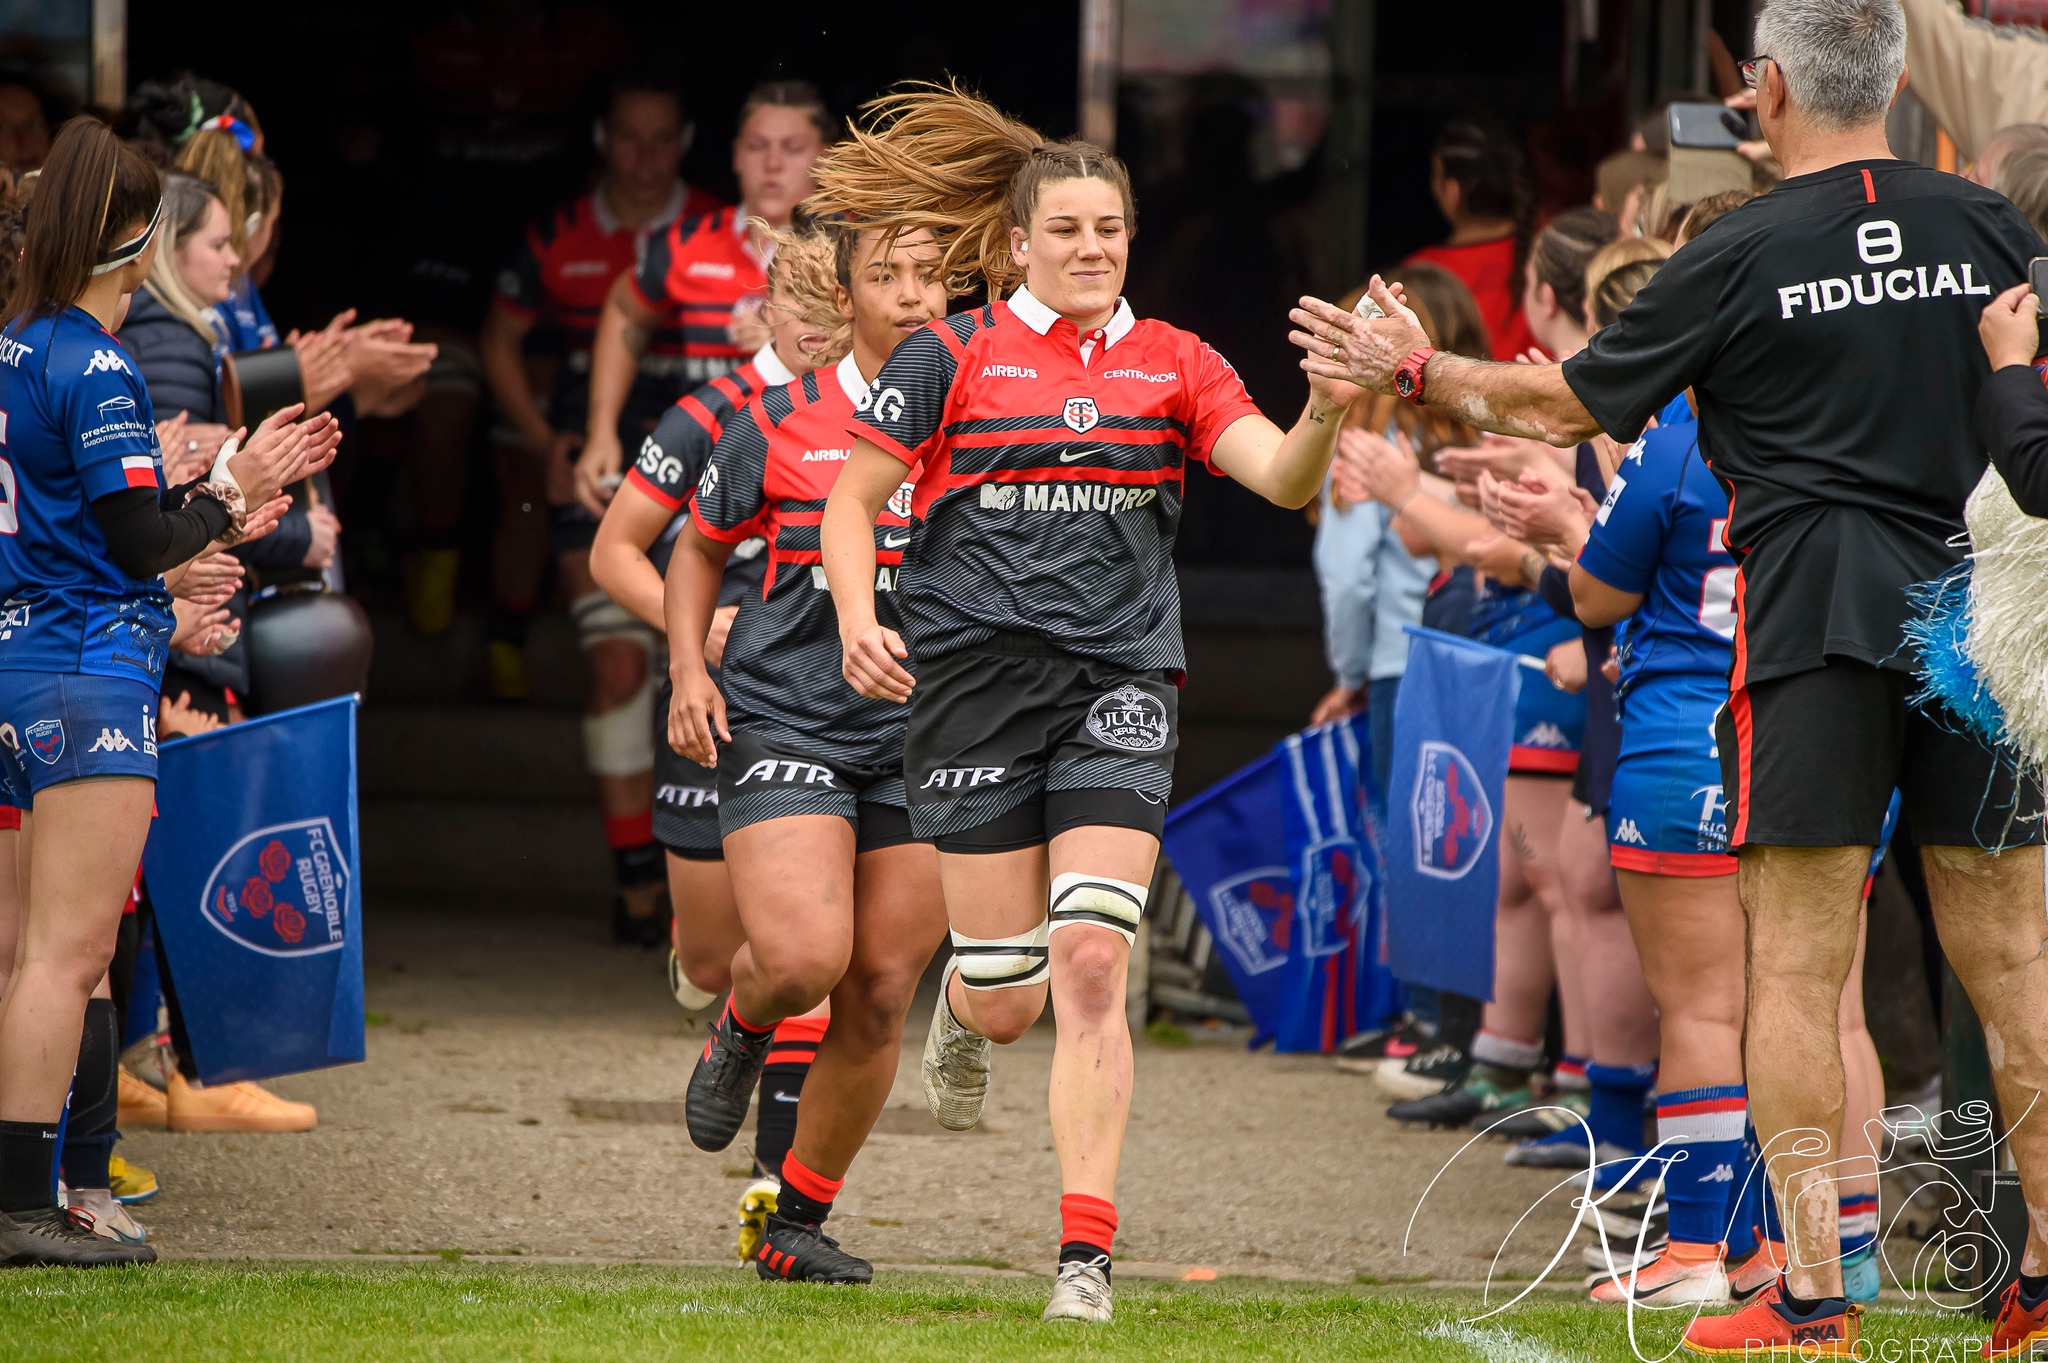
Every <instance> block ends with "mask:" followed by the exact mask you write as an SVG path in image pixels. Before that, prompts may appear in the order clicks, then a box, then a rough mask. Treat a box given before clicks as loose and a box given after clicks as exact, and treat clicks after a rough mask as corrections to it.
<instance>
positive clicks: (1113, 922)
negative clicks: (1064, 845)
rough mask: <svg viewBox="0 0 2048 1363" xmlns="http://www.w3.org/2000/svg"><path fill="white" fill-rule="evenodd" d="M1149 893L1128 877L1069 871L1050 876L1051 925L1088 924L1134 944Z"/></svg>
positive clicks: (1055, 926)
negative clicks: (1122, 937) (1111, 877)
mask: <svg viewBox="0 0 2048 1363" xmlns="http://www.w3.org/2000/svg"><path fill="white" fill-rule="evenodd" d="M1148 893H1150V891H1149V890H1148V889H1147V888H1146V887H1145V886H1143V885H1133V884H1132V883H1131V882H1130V881H1128V880H1111V879H1110V878H1109V877H1108V876H1091V875H1083V874H1081V873H1080V872H1077V871H1068V872H1066V873H1064V874H1062V875H1056V876H1054V877H1053V878H1052V925H1053V927H1054V928H1066V927H1072V926H1074V925H1075V924H1077V923H1091V924H1093V925H1094V926H1096V927H1098V928H1108V929H1110V930H1111V931H1112V932H1120V933H1122V934H1123V935H1124V940H1125V941H1126V942H1133V943H1135V942H1136V941H1137V940H1138V920H1139V919H1140V918H1143V917H1144V916H1145V896H1146V895H1147V894H1148Z"/></svg>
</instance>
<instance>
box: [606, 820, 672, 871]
mask: <svg viewBox="0 0 2048 1363" xmlns="http://www.w3.org/2000/svg"><path fill="white" fill-rule="evenodd" d="M604 841H605V846H607V847H609V848H611V849H612V873H613V875H614V876H615V877H616V878H617V880H618V882H619V884H620V885H621V886H623V887H626V888H629V889H630V888H631V887H633V886H636V885H645V884H648V883H649V882H651V881H657V880H661V879H662V878H663V877H664V876H666V875H667V874H668V872H667V869H666V867H665V866H664V865H663V864H662V859H661V844H660V843H658V842H656V841H655V840H654V810H653V808H652V807H651V806H650V807H649V808H647V809H643V810H641V811H640V812H639V813H637V814H607V815H605V816H604Z"/></svg>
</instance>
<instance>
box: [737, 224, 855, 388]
mask: <svg viewBox="0 0 2048 1363" xmlns="http://www.w3.org/2000/svg"><path fill="white" fill-rule="evenodd" d="M747 226H748V227H749V228H750V229H752V230H754V231H756V232H760V233H763V234H765V235H766V236H767V237H768V238H769V239H770V240H771V241H773V242H774V243H775V259H774V260H773V261H772V262H771V263H770V264H769V266H768V284H769V288H770V290H771V295H772V294H779V295H781V297H780V299H779V300H776V299H775V298H773V297H772V296H771V300H770V301H771V303H773V302H776V301H779V302H780V303H781V305H782V306H784V307H787V308H788V309H789V310H790V311H791V312H793V313H794V314H796V315H797V316H799V317H801V318H803V320H804V324H805V325H806V326H808V327H810V328H812V329H813V330H815V331H818V332H820V333H821V334H823V335H824V337H825V338H826V340H825V345H824V346H823V347H821V348H820V350H819V351H818V352H817V353H815V354H812V355H810V356H807V358H809V359H811V360H814V361H815V362H816V363H817V364H818V365H819V367H821V368H822V367H823V366H825V365H828V364H836V363H838V362H839V360H841V359H843V358H844V357H845V355H846V352H847V351H849V350H851V349H852V348H853V319H852V318H850V317H847V316H845V315H843V314H842V313H841V312H840V311H839V296H838V294H837V292H835V290H836V286H837V285H838V283H839V270H838V265H837V261H838V255H839V246H838V240H837V239H838V238H839V237H842V236H848V235H854V234H852V233H847V232H844V231H841V230H838V229H835V228H832V227H830V226H827V225H825V224H822V223H817V222H806V223H793V224H791V225H790V226H789V227H785V228H775V227H770V226H769V225H768V223H767V221H766V220H765V219H762V218H750V219H748V220H747Z"/></svg>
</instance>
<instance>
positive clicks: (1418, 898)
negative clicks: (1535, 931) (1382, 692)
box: [1387, 625, 1521, 999]
mask: <svg viewBox="0 0 2048 1363" xmlns="http://www.w3.org/2000/svg"><path fill="white" fill-rule="evenodd" d="M1402 628H1404V629H1406V630H1407V631H1408V633H1409V634H1410V635H1411V636H1413V637H1412V638H1411V639H1410V640H1409V643H1408V670H1407V671H1406V672H1405V673H1404V674H1402V677H1401V692H1400V698H1399V699H1398V700H1397V701H1396V702H1395V704H1394V761H1393V775H1392V776H1391V778H1390V779H1389V781H1388V785H1389V787H1390V788H1389V790H1388V791H1387V824H1388V828H1387V898H1388V900H1389V902H1390V903H1391V904H1392V905H1393V913H1392V921H1391V925H1390V927H1391V931H1390V933H1389V943H1390V946H1391V948H1392V950H1391V953H1390V955H1391V960H1392V964H1393V969H1394V974H1395V975H1397V976H1398V977H1400V978H1401V979H1403V980H1409V981H1412V982H1414V983H1416V984H1426V985H1432V986H1434V987H1436V988H1438V989H1448V990H1451V991H1452V992H1454V993H1458V994H1464V995H1467V996H1469V997H1471V998H1475V999H1491V998H1492V997H1493V915H1494V905H1495V901H1496V899H1498V897H1499V894H1500V821H1499V810H1500V804H1501V796H1502V794H1503V792H1504V791H1505V789H1506V786H1507V776H1508V750H1509V748H1510V747H1511V746H1512V745H1513V743H1514V726H1515V698H1516V696H1517V694H1518V693H1519V691H1520V688H1521V675H1520V667H1521V664H1520V659H1519V658H1518V656H1517V655H1516V654H1513V653H1509V652H1507V651H1505V650H1503V649H1498V648H1489V647H1487V646H1486V645H1484V644H1476V643H1473V642H1472V641H1471V640H1470V639H1460V638H1458V637H1457V636H1455V635H1450V634H1442V633H1439V632H1437V631H1436V630H1431V629H1420V628H1418V627H1416V626H1414V625H1404V626H1403V627H1402Z"/></svg>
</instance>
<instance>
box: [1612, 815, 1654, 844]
mask: <svg viewBox="0 0 2048 1363" xmlns="http://www.w3.org/2000/svg"><path fill="white" fill-rule="evenodd" d="M1614 840H1615V841H1616V842H1625V843H1627V844H1628V845H1629V846H1630V847H1648V846H1649V845H1650V840H1649V839H1648V838H1645V837H1644V836H1643V830H1642V829H1640V828H1637V827H1636V821H1635V820H1634V819H1623V820H1622V821H1621V822H1620V823H1619V824H1617V825H1615V829H1614Z"/></svg>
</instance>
